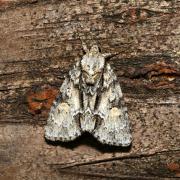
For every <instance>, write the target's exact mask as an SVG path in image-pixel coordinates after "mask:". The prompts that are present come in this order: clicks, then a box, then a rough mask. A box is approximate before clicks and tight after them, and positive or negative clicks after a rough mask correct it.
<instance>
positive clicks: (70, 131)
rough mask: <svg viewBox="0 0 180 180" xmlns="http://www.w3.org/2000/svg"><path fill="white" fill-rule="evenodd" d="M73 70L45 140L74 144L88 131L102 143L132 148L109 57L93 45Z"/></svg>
mask: <svg viewBox="0 0 180 180" xmlns="http://www.w3.org/2000/svg"><path fill="white" fill-rule="evenodd" d="M84 49H85V51H86V54H85V55H84V56H83V58H82V59H81V60H80V61H79V62H77V63H76V65H75V66H74V68H73V69H72V70H70V72H69V74H68V77H66V78H65V80H64V82H63V84H62V86H61V88H60V95H59V96H58V98H57V100H55V101H54V104H53V106H52V107H51V110H50V113H49V118H48V120H47V125H46V126H45V137H46V138H47V139H49V140H51V141H56V140H60V141H71V140H74V139H76V138H77V137H78V136H80V135H81V134H82V133H83V132H89V133H91V134H92V135H93V136H94V137H96V138H97V139H98V140H99V141H100V142H101V143H103V144H109V145H115V146H129V145H130V144H131V141H132V137H131V133H130V126H129V119H128V114H127V108H126V107H125V105H124V101H123V98H122V97H123V95H122V92H121V87H120V85H119V83H118V81H117V77H116V75H115V74H114V72H113V70H112V68H111V67H110V65H109V64H108V63H107V62H106V61H105V60H106V57H107V56H108V55H109V54H102V53H100V52H99V48H98V46H96V45H94V46H92V47H91V49H90V50H88V49H87V47H85V48H84Z"/></svg>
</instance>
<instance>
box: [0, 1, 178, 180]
mask: <svg viewBox="0 0 180 180" xmlns="http://www.w3.org/2000/svg"><path fill="white" fill-rule="evenodd" d="M79 36H81V38H82V39H84V40H85V42H87V43H88V44H92V42H94V41H96V42H97V43H98V44H99V46H100V47H101V50H102V51H103V52H111V53H113V52H118V53H119V54H118V55H117V56H115V57H113V58H112V59H110V63H111V65H112V67H113V68H114V70H115V71H116V74H117V75H118V78H119V82H120V83H121V87H122V90H123V94H124V96H125V100H126V104H127V107H128V112H129V116H130V120H131V125H132V134H133V144H132V146H131V147H129V148H123V149H122V148H114V147H109V146H103V145H101V144H99V143H98V142H97V141H96V140H95V139H94V138H93V137H92V136H90V135H89V134H84V135H83V136H82V137H80V138H79V139H77V140H76V141H74V142H72V143H50V142H47V141H45V139H44V131H43V127H44V125H45V123H46V120H47V116H48V112H49V108H50V106H51V103H52V101H53V100H54V98H55V96H56V95H57V93H58V88H59V86H60V85H61V83H62V80H63V78H64V75H66V73H68V71H69V70H70V68H71V67H72V66H73V64H74V63H75V61H76V59H78V58H80V57H81V56H82V54H83V51H82V46H81V41H80V40H79ZM179 60H180V3H179V2H178V1H176V0H172V1H168V0H167V1H164V0H160V1H153V0H150V1H143V0H142V1H133V0H131V1H130V0H129V1H128V0H127V1H126V0H121V1H118V0H117V1H116V0H104V1H100V0H84V1H58V0H13V1H6V0H1V1H0V179H3V180H6V179H7V180H9V179H15V180H21V179H40V180H41V179H48V180H49V179H53V180H54V179H113V178H114V179H121V178H122V179H131V178H132V179H133V178H134V179H161V178H167V179H169V178H172V179H173V178H177V177H180V132H179V131H180V127H179V124H180V120H179V109H178V106H179V87H180V81H179V76H180V71H179V63H180V61H179Z"/></svg>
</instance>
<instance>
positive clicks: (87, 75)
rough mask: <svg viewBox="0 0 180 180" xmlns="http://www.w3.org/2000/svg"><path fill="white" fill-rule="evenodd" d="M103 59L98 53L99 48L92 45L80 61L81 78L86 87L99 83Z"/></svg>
mask: <svg viewBox="0 0 180 180" xmlns="http://www.w3.org/2000/svg"><path fill="white" fill-rule="evenodd" d="M104 64H105V58H104V57H103V56H102V54H101V53H100V52H99V47H98V46H97V45H93V46H92V47H91V48H90V50H89V52H88V53H86V54H85V55H84V56H83V58H82V60H81V67H82V78H83V81H84V82H85V83H86V84H87V85H91V86H92V85H95V84H96V82H99V80H100V78H101V76H102V72H103V69H104Z"/></svg>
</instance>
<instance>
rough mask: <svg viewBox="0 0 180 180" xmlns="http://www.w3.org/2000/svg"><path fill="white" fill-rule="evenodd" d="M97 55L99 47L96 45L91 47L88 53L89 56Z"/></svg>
mask: <svg viewBox="0 0 180 180" xmlns="http://www.w3.org/2000/svg"><path fill="white" fill-rule="evenodd" d="M98 54H99V47H98V46H97V45H93V46H92V47H91V49H90V51H89V55H91V56H95V55H98Z"/></svg>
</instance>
